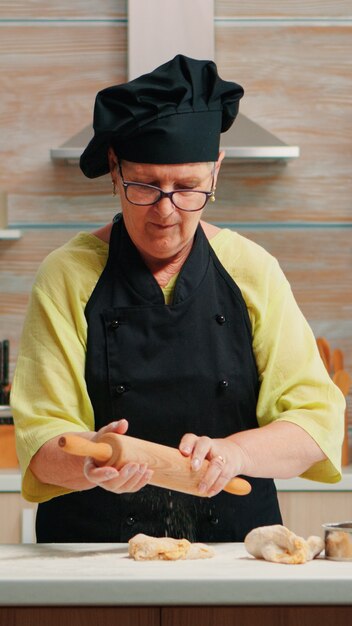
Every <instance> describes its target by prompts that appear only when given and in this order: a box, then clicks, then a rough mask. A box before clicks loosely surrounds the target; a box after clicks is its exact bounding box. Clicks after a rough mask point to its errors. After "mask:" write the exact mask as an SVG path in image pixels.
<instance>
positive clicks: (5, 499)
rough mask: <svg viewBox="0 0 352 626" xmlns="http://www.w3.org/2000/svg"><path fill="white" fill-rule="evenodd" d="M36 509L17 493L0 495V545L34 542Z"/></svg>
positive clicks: (35, 506)
mask: <svg viewBox="0 0 352 626" xmlns="http://www.w3.org/2000/svg"><path fill="white" fill-rule="evenodd" d="M36 508H37V505H36V504H32V503H31V502H26V500H24V499H23V498H22V497H21V495H20V494H19V493H0V544H1V543H33V542H35V533H34V527H35V513H36Z"/></svg>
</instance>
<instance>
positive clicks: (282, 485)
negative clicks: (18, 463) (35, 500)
mask: <svg viewBox="0 0 352 626" xmlns="http://www.w3.org/2000/svg"><path fill="white" fill-rule="evenodd" d="M275 484H276V487H277V490H278V491H352V465H349V466H348V467H344V468H343V476H342V480H341V481H340V482H339V483H334V484H329V483H317V482H316V481H313V480H305V479H303V478H278V479H276V480H275ZM20 491H21V473H20V470H19V469H0V493H1V492H13V493H16V492H18V493H20Z"/></svg>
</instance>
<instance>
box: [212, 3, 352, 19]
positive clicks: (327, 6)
mask: <svg viewBox="0 0 352 626" xmlns="http://www.w3.org/2000/svg"><path fill="white" fill-rule="evenodd" d="M214 8H215V16H216V17H217V18H220V17H225V18H240V17H242V18H250V19H260V18H267V19H270V18H302V17H304V18H329V17H334V18H350V17H351V13H352V11H351V5H350V3H349V1H348V0H336V1H334V0H294V1H292V0H269V1H268V2H263V1H262V0H246V2H240V1H237V2H234V0H214Z"/></svg>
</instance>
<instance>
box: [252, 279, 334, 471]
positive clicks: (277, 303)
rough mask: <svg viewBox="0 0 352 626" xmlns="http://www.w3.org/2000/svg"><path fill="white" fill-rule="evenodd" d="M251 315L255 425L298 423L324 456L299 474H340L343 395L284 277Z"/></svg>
mask: <svg viewBox="0 0 352 626" xmlns="http://www.w3.org/2000/svg"><path fill="white" fill-rule="evenodd" d="M263 313H264V314H263V315H260V316H259V318H258V319H257V320H256V323H255V327H254V333H253V349H254V353H255V355H256V361H257V367H258V372H259V378H260V383H261V384H260V392H259V398H258V404H257V417H258V422H259V425H264V424H268V423H270V422H272V421H274V420H284V421H289V422H292V423H294V424H297V425H298V426H300V427H301V428H303V429H304V430H305V431H306V432H308V433H309V434H310V435H311V437H312V438H313V439H314V440H315V441H316V442H317V443H318V445H319V446H320V448H321V449H322V451H323V452H324V454H325V455H326V456H327V460H326V461H322V462H320V463H316V464H315V465H313V466H312V467H311V468H310V469H308V470H307V471H306V472H304V474H302V477H303V478H309V479H311V480H317V481H321V482H328V483H329V482H330V483H334V482H337V481H339V480H340V479H341V445H342V440H343V434H344V409H345V400H344V397H343V395H342V393H341V392H340V390H339V389H338V388H337V387H336V385H335V384H334V383H333V382H332V380H331V378H330V376H329V374H328V373H327V371H326V369H325V366H324V365H323V362H322V360H321V358H320V355H319V351H318V349H317V345H316V340H315V337H314V335H313V332H312V330H311V328H310V326H309V324H308V322H307V321H306V319H305V318H304V316H303V314H302V312H301V310H300V309H299V307H298V305H297V303H296V301H295V298H294V296H293V294H292V291H291V288H290V286H289V284H288V282H287V281H285V282H284V283H283V284H282V285H281V287H280V288H279V289H278V291H277V292H276V293H274V294H272V296H271V297H270V299H269V301H268V302H267V305H266V306H265V307H264V310H263Z"/></svg>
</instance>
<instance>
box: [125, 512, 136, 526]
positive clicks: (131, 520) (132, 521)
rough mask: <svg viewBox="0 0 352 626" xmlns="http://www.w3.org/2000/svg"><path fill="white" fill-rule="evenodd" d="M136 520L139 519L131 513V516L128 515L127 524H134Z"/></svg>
mask: <svg viewBox="0 0 352 626" xmlns="http://www.w3.org/2000/svg"><path fill="white" fill-rule="evenodd" d="M136 521H137V520H136V518H135V517H133V515H130V517H127V519H126V524H127V526H134V525H135V523H136Z"/></svg>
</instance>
